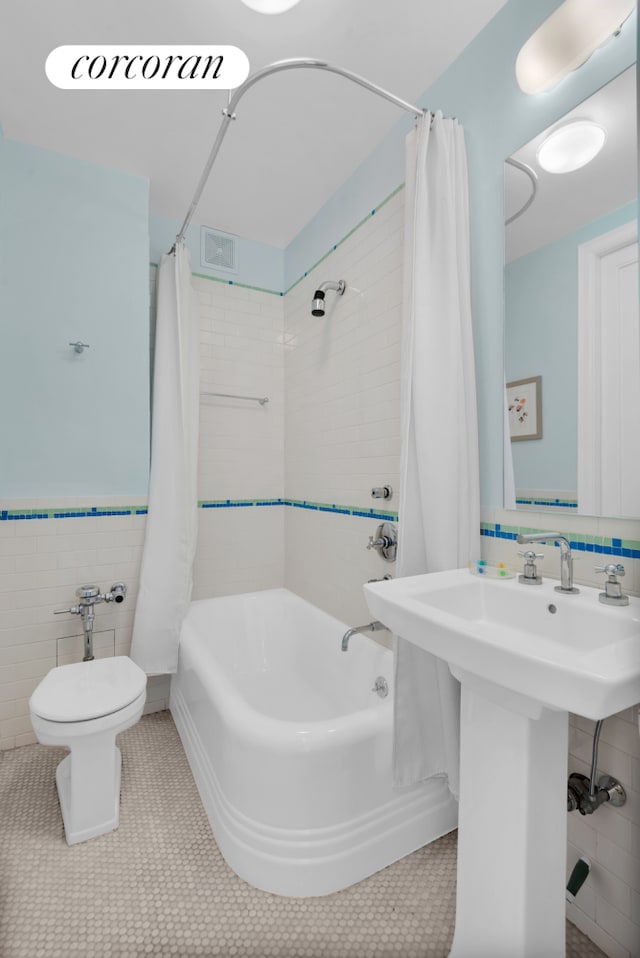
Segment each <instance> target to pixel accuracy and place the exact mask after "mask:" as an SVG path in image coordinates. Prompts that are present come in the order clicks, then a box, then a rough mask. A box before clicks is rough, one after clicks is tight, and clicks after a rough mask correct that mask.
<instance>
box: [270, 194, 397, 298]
mask: <svg viewBox="0 0 640 958" xmlns="http://www.w3.org/2000/svg"><path fill="white" fill-rule="evenodd" d="M403 189H404V183H401V184H400V185H399V186H396V188H395V190H393V191H392V192H391V193H389V195H388V196H385V198H384V199H383V200H382V201H381V202H380V203H378V205H377V206H374V208H373V209H372V210H371V212H370V213H367V215H366V216H365V217H363V218H362V219H361V220H360V222H359V223H356V225H355V226H354V227H352V229H350V230H349V232H348V233H345V235H344V236H343V237H342V239H339V240H338V242H337V243H334V244H333V246H332V247H331V249H328V250H327V252H326V253H324V255H323V256H321V257H320V259H319V260H317V261H316V262H315V263H314V264H313V266H310V267H309V268H308V269H306V270H305V271H304V273H303V274H302V275H301V276H299V277H298V279H297V280H296V281H295V282H294V283H292V284H291V286H289V288H288V289H286V290H285V292H284V295H285V296H286V295H287V294H288V293H290V292H291V290H292V289H294V288H295V287H296V286H297V285H298V284H299V283H301V282H302V280H303V279H306V277H307V276H308V275H309V273H312V272H313V270H314V269H316V267H317V266H319V265H320V263H324V261H325V260H326V259H327V258H328V257H329V256H331V254H332V253H335V251H336V250H337V249H338V247H339V246H342V244H343V243H345V242H346V241H347V240H348V239H349V238H350V237H351V236H353V234H354V233H355V232H357V230H359V229H360V228H361V227H362V226H364V225H365V223H368V222H369V220H370V219H371V217H372V216H375V214H376V213H379V212H380V210H381V209H382V207H383V206H386V204H387V203H389V202H390V200H392V199H393V198H394V196H397V194H398V193H399V192H400V191H401V190H403Z"/></svg>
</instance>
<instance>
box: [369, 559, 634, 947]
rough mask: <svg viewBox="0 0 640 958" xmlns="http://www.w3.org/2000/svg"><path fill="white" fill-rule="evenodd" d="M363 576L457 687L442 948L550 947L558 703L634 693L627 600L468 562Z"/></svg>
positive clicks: (373, 595)
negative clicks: (449, 918) (453, 822)
mask: <svg viewBox="0 0 640 958" xmlns="http://www.w3.org/2000/svg"><path fill="white" fill-rule="evenodd" d="M554 584H555V583H554ZM364 590H365V597H366V601H367V605H368V606H369V610H370V612H371V614H372V615H373V616H375V618H376V619H380V621H382V622H383V623H384V624H385V625H386V626H387V627H388V628H389V629H391V630H392V631H393V632H395V633H396V634H397V635H401V636H402V637H403V638H405V639H406V640H408V641H409V642H412V643H413V644H414V645H417V646H419V647H420V648H422V649H424V650H425V651H427V652H430V653H432V654H433V655H436V656H438V657H439V658H441V659H444V660H445V661H446V662H447V663H448V664H449V668H450V670H451V672H452V673H453V675H454V676H455V677H456V678H457V679H459V681H460V683H461V687H462V692H461V714H460V812H459V844H458V879H457V899H456V929H455V935H454V941H453V947H452V950H451V958H563V956H564V955H565V899H564V886H565V867H566V863H565V859H566V819H567V734H568V733H567V729H568V713H569V712H576V713H578V714H580V715H584V716H586V717H588V718H592V719H602V718H606V716H608V715H612V714H613V713H615V712H619V711H621V710H622V709H625V708H628V707H630V706H632V705H635V704H636V703H638V702H640V600H639V599H635V598H631V601H630V604H629V605H628V606H622V607H619V608H618V607H612V606H605V605H603V604H601V603H600V602H599V601H598V591H599V590H597V589H592V588H589V587H586V586H581V587H580V594H579V595H562V594H560V593H558V592H555V591H554V589H553V584H552V583H550V582H545V583H543V584H542V585H538V586H526V585H523V584H522V583H520V582H518V580H517V579H515V578H513V579H491V578H488V577H485V576H475V575H472V574H471V573H470V572H469V571H468V570H467V569H454V570H451V571H447V572H436V573H432V574H428V575H420V576H412V577H408V578H400V579H394V580H390V581H386V582H377V583H370V584H368V585H365V587H364Z"/></svg>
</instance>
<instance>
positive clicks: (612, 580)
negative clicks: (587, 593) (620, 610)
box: [594, 562, 629, 605]
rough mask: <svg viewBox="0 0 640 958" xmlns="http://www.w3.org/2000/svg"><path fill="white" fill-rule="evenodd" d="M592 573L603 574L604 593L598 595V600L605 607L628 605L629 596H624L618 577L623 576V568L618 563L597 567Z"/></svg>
mask: <svg viewBox="0 0 640 958" xmlns="http://www.w3.org/2000/svg"><path fill="white" fill-rule="evenodd" d="M594 572H604V574H605V575H606V577H607V578H606V580H605V583H604V592H600V593H598V599H599V600H600V602H603V603H604V604H605V605H629V596H628V595H624V594H623V592H622V586H621V585H620V583H619V582H618V576H623V575H624V566H623V565H621V564H620V563H619V562H609V563H608V564H607V565H602V566H601V565H598V566H596V567H595V569H594Z"/></svg>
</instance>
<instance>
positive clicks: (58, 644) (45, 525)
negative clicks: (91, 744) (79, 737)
mask: <svg viewBox="0 0 640 958" xmlns="http://www.w3.org/2000/svg"><path fill="white" fill-rule="evenodd" d="M26 502H28V505H27V504H26V503H25V501H22V502H19V501H16V500H11V501H3V502H2V508H3V509H11V510H13V509H19V508H29V509H35V508H38V507H39V506H42V507H43V508H46V509H47V510H53V509H59V510H71V509H77V510H78V511H81V510H84V509H87V508H88V509H90V508H91V507H95V506H100V505H101V503H100V502H99V501H96V500H95V499H91V500H87V501H83V500H81V499H64V500H60V499H57V500H47V502H46V503H44V502H42V503H39V502H37V501H34V500H27V501H26ZM104 504H105V505H107V504H108V505H109V506H111V507H117V506H118V505H121V506H123V507H124V506H135V505H144V504H145V503H143V502H138V503H136V501H135V500H133V497H130V498H128V499H127V501H126V502H124V501H123V502H120V503H119V502H118V501H117V500H116V497H113V496H112V497H110V498H109V502H108V503H104ZM144 526H145V516H144V515H128V516H100V517H95V518H90V517H82V518H80V517H78V518H65V519H54V518H48V519H20V520H11V519H8V520H5V521H2V522H0V748H2V749H6V748H14V747H15V746H18V745H26V744H29V743H31V742H35V736H34V734H33V731H32V728H31V722H30V720H29V706H28V702H29V697H30V695H31V693H32V692H33V690H34V689H35V687H36V686H37V684H38V683H39V682H40V680H41V679H42V678H44V676H45V675H46V674H47V672H48V671H49V669H51V668H54V667H55V666H56V665H63V664H66V663H68V662H71V661H76V662H77V661H79V660H80V659H81V658H82V655H83V638H82V629H81V628H79V622H78V617H77V616H75V615H71V614H66V615H64V614H63V615H54V614H53V613H54V610H56V609H68V608H69V606H70V605H73V604H74V603H75V601H76V597H75V590H76V588H77V587H78V586H79V585H83V584H94V585H98V586H100V588H101V589H102V590H105V589H106V590H108V589H110V588H111V586H112V585H113V583H114V582H120V581H122V582H125V583H126V584H127V588H128V594H127V599H126V601H125V602H123V603H122V604H121V605H117V606H116V605H112V604H109V605H104V604H103V605H99V606H97V607H96V623H95V632H96V654H97V655H107V654H108V655H113V654H114V653H115V654H116V655H126V654H127V653H128V651H129V647H130V642H131V626H132V623H133V614H134V610H135V602H136V595H137V589H138V576H139V568H140V555H141V552H142V543H143V539H144ZM165 686H166V682H164V680H161V679H160V680H159V679H151V680H150V682H149V694H148V697H147V705H146V711H147V712H151V711H156V710H158V709H162V708H166V701H167V695H166V687H165Z"/></svg>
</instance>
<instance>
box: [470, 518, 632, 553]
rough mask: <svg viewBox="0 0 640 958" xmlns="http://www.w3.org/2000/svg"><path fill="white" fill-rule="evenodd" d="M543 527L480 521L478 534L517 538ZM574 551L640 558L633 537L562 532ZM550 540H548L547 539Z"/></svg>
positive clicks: (490, 537) (492, 537) (491, 536)
mask: <svg viewBox="0 0 640 958" xmlns="http://www.w3.org/2000/svg"><path fill="white" fill-rule="evenodd" d="M544 531H545V530H544V529H530V528H529V527H524V526H523V527H518V528H516V527H513V526H509V527H507V528H503V527H502V526H501V524H500V523H499V522H496V523H488V522H482V523H480V535H482V536H486V537H487V538H489V539H513V540H515V539H517V538H518V534H519V533H520V532H523V533H532V532H544ZM564 535H565V536H566V538H567V539H568V540H569V545H570V546H571V549H572V550H573V551H574V552H588V553H590V554H595V555H607V556H624V557H625V558H627V559H640V542H637V541H635V540H633V539H630V540H627V539H619V538H609V537H607V536H589V535H579V534H578V533H575V532H566V533H564ZM549 541H550V540H549Z"/></svg>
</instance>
